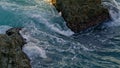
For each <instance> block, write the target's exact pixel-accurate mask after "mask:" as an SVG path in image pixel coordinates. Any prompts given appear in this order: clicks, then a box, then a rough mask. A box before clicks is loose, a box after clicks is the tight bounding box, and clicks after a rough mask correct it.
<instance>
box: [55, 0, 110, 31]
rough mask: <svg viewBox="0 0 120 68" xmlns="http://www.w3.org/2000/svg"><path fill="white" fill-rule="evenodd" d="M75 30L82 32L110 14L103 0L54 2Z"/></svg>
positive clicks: (58, 0)
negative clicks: (103, 4)
mask: <svg viewBox="0 0 120 68" xmlns="http://www.w3.org/2000/svg"><path fill="white" fill-rule="evenodd" d="M54 5H55V7H56V8H57V10H58V11H60V12H62V16H63V18H64V19H65V21H66V22H67V26H68V27H69V28H70V29H71V30H72V31H74V32H80V31H82V30H85V29H87V28H89V27H91V26H94V25H97V24H99V23H101V22H103V21H106V20H109V19H110V15H109V12H108V10H107V9H106V8H104V7H103V6H102V5H101V0H56V4H54Z"/></svg>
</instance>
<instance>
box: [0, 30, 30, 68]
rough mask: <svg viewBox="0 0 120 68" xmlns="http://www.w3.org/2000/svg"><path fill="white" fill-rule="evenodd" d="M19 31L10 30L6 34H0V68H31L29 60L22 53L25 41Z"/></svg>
mask: <svg viewBox="0 0 120 68" xmlns="http://www.w3.org/2000/svg"><path fill="white" fill-rule="evenodd" d="M20 30H21V28H11V29H9V30H8V31H6V34H0V68H31V66H30V60H29V59H28V57H27V56H26V55H25V53H23V51H22V46H23V45H24V44H25V41H24V39H23V38H22V36H21V35H20V33H19V31H20Z"/></svg>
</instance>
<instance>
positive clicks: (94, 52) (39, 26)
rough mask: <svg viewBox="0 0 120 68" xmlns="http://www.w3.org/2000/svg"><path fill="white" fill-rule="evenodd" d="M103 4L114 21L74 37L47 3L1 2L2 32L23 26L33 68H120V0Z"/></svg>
mask: <svg viewBox="0 0 120 68" xmlns="http://www.w3.org/2000/svg"><path fill="white" fill-rule="evenodd" d="M103 1H104V4H105V6H106V7H107V8H109V10H110V13H111V17H112V18H113V21H111V22H106V23H104V24H102V25H100V26H98V27H96V28H93V29H91V30H88V31H84V32H81V33H78V34H74V33H73V32H72V31H70V30H69V29H68V28H67V27H66V25H65V24H66V22H65V21H64V19H63V18H62V17H61V16H60V15H59V13H58V12H57V11H56V9H55V7H53V6H52V5H50V4H48V3H47V2H45V1H44V0H0V28H1V29H0V33H5V31H6V30H7V29H9V28H12V27H24V28H23V29H22V31H20V33H21V34H22V36H23V37H24V38H25V39H27V40H26V41H27V44H25V46H24V47H23V51H24V52H25V53H26V54H27V55H28V56H29V58H30V59H31V65H32V67H33V68H120V18H119V16H120V14H119V0H103ZM114 6H115V7H114ZM113 9H116V10H118V11H117V12H116V10H113ZM116 14H117V15H116Z"/></svg>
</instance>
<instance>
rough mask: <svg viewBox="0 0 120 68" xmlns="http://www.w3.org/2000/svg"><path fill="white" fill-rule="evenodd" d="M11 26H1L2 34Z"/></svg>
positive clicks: (0, 32) (0, 31)
mask: <svg viewBox="0 0 120 68" xmlns="http://www.w3.org/2000/svg"><path fill="white" fill-rule="evenodd" d="M10 28H12V27H10V26H6V25H2V26H0V34H5V33H6V31H7V30H8V29H10Z"/></svg>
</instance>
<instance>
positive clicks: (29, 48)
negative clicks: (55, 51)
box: [20, 28, 47, 58]
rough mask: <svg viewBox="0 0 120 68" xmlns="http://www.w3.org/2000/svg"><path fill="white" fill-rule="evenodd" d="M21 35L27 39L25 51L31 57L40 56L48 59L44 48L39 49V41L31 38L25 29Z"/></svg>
mask: <svg viewBox="0 0 120 68" xmlns="http://www.w3.org/2000/svg"><path fill="white" fill-rule="evenodd" d="M20 33H21V35H22V36H23V37H24V38H25V39H26V42H27V44H25V45H24V47H23V51H24V52H25V53H26V54H27V55H28V56H29V57H30V58H33V57H35V56H39V57H41V58H47V55H46V52H45V50H44V49H43V48H42V47H39V45H40V44H39V41H40V40H38V39H35V38H33V37H32V36H30V33H29V32H28V31H27V30H26V29H25V28H24V29H22V30H21V31H20Z"/></svg>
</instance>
